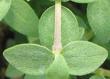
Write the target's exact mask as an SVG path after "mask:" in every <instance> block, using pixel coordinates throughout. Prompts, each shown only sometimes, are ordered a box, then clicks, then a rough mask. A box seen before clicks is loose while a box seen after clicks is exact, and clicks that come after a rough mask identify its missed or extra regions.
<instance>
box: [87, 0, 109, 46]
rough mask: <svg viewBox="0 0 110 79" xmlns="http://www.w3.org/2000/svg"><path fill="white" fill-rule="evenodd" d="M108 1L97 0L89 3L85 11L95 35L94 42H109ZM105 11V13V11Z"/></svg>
mask: <svg viewBox="0 0 110 79" xmlns="http://www.w3.org/2000/svg"><path fill="white" fill-rule="evenodd" d="M109 6H110V0H98V1H97V2H94V3H90V4H89V5H88V9H87V15H88V20H89V23H90V25H91V27H92V29H93V31H94V33H95V36H96V37H95V41H96V42H98V43H104V44H105V43H108V42H109V41H110V29H108V28H110V8H109ZM105 10H106V11H105Z"/></svg>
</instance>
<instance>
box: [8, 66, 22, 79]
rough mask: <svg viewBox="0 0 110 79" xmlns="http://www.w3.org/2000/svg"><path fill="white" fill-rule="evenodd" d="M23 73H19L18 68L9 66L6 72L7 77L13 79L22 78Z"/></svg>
mask: <svg viewBox="0 0 110 79" xmlns="http://www.w3.org/2000/svg"><path fill="white" fill-rule="evenodd" d="M22 75H23V73H22V72H20V71H18V70H17V69H16V68H14V67H13V66H11V65H9V66H8V68H7V71H6V76H7V77H11V78H16V77H20V76H22Z"/></svg>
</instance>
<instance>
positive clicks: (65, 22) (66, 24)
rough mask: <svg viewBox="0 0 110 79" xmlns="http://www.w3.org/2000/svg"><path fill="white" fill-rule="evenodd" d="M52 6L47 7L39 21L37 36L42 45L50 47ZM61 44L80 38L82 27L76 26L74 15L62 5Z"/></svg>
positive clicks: (52, 17) (52, 30) (52, 22)
mask: <svg viewBox="0 0 110 79" xmlns="http://www.w3.org/2000/svg"><path fill="white" fill-rule="evenodd" d="M54 15H55V12H54V7H50V8H49V9H47V10H46V11H45V12H44V13H43V15H42V16H41V19H40V21H39V38H40V42H41V44H42V45H44V46H46V47H48V48H51V47H52V44H53V36H54V25H55V24H54V23H55V22H54V19H55V16H54ZM61 32H62V44H63V46H64V45H66V44H67V43H69V42H71V41H75V40H80V39H81V38H82V36H83V34H84V29H82V28H80V27H79V26H78V22H77V19H76V17H75V15H74V14H73V13H72V12H71V11H70V10H69V9H67V8H65V7H62V31H61Z"/></svg>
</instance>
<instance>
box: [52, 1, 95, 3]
mask: <svg viewBox="0 0 110 79" xmlns="http://www.w3.org/2000/svg"><path fill="white" fill-rule="evenodd" d="M50 1H55V0H50ZM67 1H73V2H77V3H91V2H94V1H96V0H62V2H67Z"/></svg>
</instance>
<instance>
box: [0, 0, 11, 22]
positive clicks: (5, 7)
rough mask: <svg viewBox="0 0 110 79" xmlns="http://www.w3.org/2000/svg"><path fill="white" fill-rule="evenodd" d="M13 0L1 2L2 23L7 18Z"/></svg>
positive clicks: (0, 15) (0, 17)
mask: <svg viewBox="0 0 110 79" xmlns="http://www.w3.org/2000/svg"><path fill="white" fill-rule="evenodd" d="M10 5H11V0H0V21H1V20H2V19H3V18H4V17H5V15H6V14H7V13H8V10H9V9H10Z"/></svg>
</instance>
